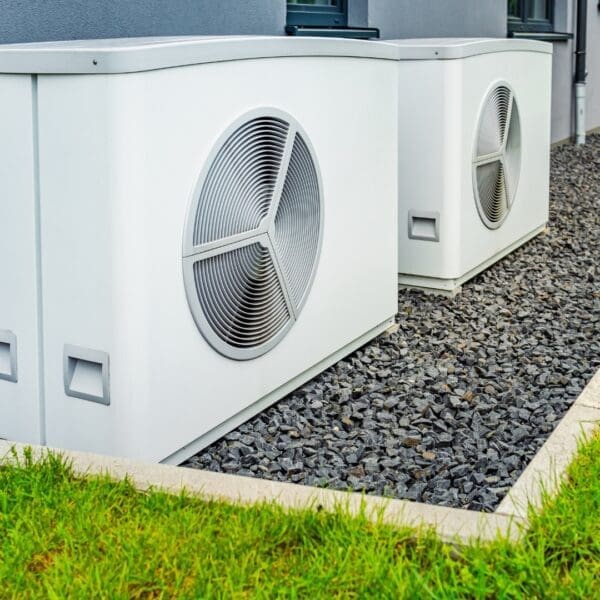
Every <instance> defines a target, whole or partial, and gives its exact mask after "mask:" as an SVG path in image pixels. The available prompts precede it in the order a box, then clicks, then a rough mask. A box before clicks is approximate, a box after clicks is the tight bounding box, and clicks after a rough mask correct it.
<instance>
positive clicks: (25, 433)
mask: <svg viewBox="0 0 600 600" xmlns="http://www.w3.org/2000/svg"><path fill="white" fill-rule="evenodd" d="M0 90H1V92H0V438H9V439H18V440H21V441H24V442H30V443H36V444H39V443H40V442H42V441H43V415H42V412H41V411H42V409H43V405H42V402H41V395H40V392H41V388H40V382H39V377H40V370H39V368H38V363H39V360H40V354H41V347H40V329H39V323H40V321H39V318H40V315H39V310H40V303H39V296H40V290H39V279H38V276H39V270H38V266H37V263H38V250H39V248H38V244H37V226H38V206H37V190H36V181H35V143H36V140H35V123H34V119H35V105H34V102H35V83H34V82H33V81H32V78H31V77H28V76H26V75H17V74H15V75H0Z"/></svg>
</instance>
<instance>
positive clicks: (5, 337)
mask: <svg viewBox="0 0 600 600" xmlns="http://www.w3.org/2000/svg"><path fill="white" fill-rule="evenodd" d="M0 379H4V380H5V381H11V382H12V383H17V381H18V376H17V336H16V335H15V334H14V333H13V332H12V331H9V330H8V329H0Z"/></svg>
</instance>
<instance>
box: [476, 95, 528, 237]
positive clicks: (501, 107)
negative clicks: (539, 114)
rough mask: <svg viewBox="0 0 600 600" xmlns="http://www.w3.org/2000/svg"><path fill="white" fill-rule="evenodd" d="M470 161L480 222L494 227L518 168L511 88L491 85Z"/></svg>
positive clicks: (518, 138) (502, 216)
mask: <svg viewBox="0 0 600 600" xmlns="http://www.w3.org/2000/svg"><path fill="white" fill-rule="evenodd" d="M474 154H475V157H474V160H473V191H474V194H475V199H476V203H477V210H478V211H479V216H480V217H481V220H482V221H483V223H484V224H485V225H486V226H487V227H489V228H490V229H496V228H498V227H500V225H501V224H502V223H503V222H504V220H505V219H506V217H507V216H508V213H509V211H510V208H511V206H512V204H513V201H514V198H515V193H516V191H517V186H518V182H519V173H520V170H521V122H520V119H519V109H518V106H517V102H516V100H515V97H514V94H513V92H512V90H510V89H509V88H508V87H507V86H505V85H499V86H497V87H496V88H494V89H493V90H492V91H491V92H490V94H489V95H488V97H487V98H486V101H485V103H484V106H483V110H482V112H481V117H480V119H479V126H478V130H477V138H476V142H475V153H474Z"/></svg>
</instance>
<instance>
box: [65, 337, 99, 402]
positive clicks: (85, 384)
mask: <svg viewBox="0 0 600 600" xmlns="http://www.w3.org/2000/svg"><path fill="white" fill-rule="evenodd" d="M63 371H64V372H63V377H64V384H65V394H66V395H67V396H72V397H73V398H80V399H82V400H89V401H90V402H97V403H98V404H104V405H106V406H108V405H110V374H109V357H108V354H107V353H106V352H101V351H100V350H91V349H90V348H81V347H79V346H71V345H69V344H65V348H64V356H63Z"/></svg>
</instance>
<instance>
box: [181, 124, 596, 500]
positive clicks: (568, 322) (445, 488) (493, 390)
mask: <svg viewBox="0 0 600 600" xmlns="http://www.w3.org/2000/svg"><path fill="white" fill-rule="evenodd" d="M599 290H600V135H595V136H590V137H589V143H588V144H587V145H586V146H584V147H575V146H562V147H559V148H557V149H555V150H554V151H553V153H552V177H551V203H550V225H549V230H548V231H547V232H546V233H544V234H542V235H540V236H539V237H537V238H536V239H535V240H533V241H532V242H530V243H528V244H526V245H525V246H524V247H522V248H520V249H519V250H517V251H516V252H514V253H513V254H511V255H510V256H508V257H507V258H505V259H504V260H502V261H501V262H499V263H497V264H496V265H494V266H493V267H491V268H490V269H489V270H488V271H486V272H485V273H483V274H481V275H479V276H477V277H476V278H475V279H473V280H472V281H470V282H469V283H467V284H466V285H464V286H463V291H462V293H461V294H459V295H458V296H457V297H456V298H453V299H449V298H443V297H439V296H428V295H424V294H421V293H418V292H414V291H406V290H401V291H400V292H399V296H398V299H399V316H398V323H399V326H400V329H399V331H398V332H397V333H395V334H392V335H390V336H380V337H379V338H378V339H376V340H374V341H373V342H372V343H370V344H368V345H366V346H364V347H363V348H362V349H360V350H359V351H357V352H355V353H354V354H352V355H351V356H349V357H347V358H346V359H344V360H342V361H340V362H339V363H337V364H336V365H334V366H333V367H332V368H330V369H328V370H327V371H326V372H324V373H322V374H321V375H319V376H318V377H316V378H315V379H313V380H312V381H310V382H309V383H307V384H305V385H304V386H303V387H301V388H300V389H298V390H296V391H295V392H294V393H292V394H290V395H289V396H287V397H286V398H284V399H282V400H281V401H280V402H279V403H277V404H276V405H275V406H273V407H271V408H269V409H268V410H266V411H265V412H263V413H262V414H260V415H258V416H256V417H255V418H253V419H252V420H250V421H248V422H247V423H245V424H244V425H242V426H241V427H239V428H238V429H237V430H236V431H233V432H231V433H230V434H228V435H226V436H225V437H224V438H223V439H221V440H219V441H218V442H216V443H214V444H213V445H212V446H210V447H208V448H206V449H205V450H204V451H202V452H200V453H199V454H197V455H196V456H194V457H192V458H191V459H190V460H189V461H188V462H187V463H186V466H191V467H196V468H202V469H209V470H212V471H223V472H227V473H237V474H240V475H248V476H253V477H262V478H266V479H274V480H278V481H292V482H295V483H302V484H306V485H316V486H327V487H330V488H336V489H344V490H345V489H352V490H364V491H365V492H367V493H371V494H379V495H388V496H393V497H397V498H407V499H411V500H418V501H421V502H427V503H431V504H440V505H445V506H454V507H464V508H470V509H475V510H482V511H493V510H494V509H495V508H496V506H497V505H498V504H499V502H500V501H501V500H502V498H503V497H504V495H505V494H506V493H507V491H508V489H509V488H510V486H512V485H513V484H514V483H515V481H516V479H517V477H518V476H519V475H520V474H521V472H522V471H523V469H524V468H525V466H526V465H527V463H528V462H529V461H530V460H531V458H532V457H533V456H534V455H535V453H536V452H537V451H538V449H539V448H540V447H541V445H542V444H543V443H544V441H545V440H546V439H547V437H548V436H549V435H550V433H551V432H552V430H553V429H554V427H555V425H556V424H557V423H558V421H559V420H560V419H561V417H562V416H563V415H564V414H565V412H566V411H567V409H568V408H569V406H570V405H571V404H572V403H573V401H574V400H575V398H576V397H577V396H578V395H579V394H580V392H581V391H582V389H583V388H584V386H585V384H586V383H587V381H588V380H589V379H590V378H591V377H592V376H593V374H594V373H595V371H596V369H598V367H599V366H600V291H599Z"/></svg>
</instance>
